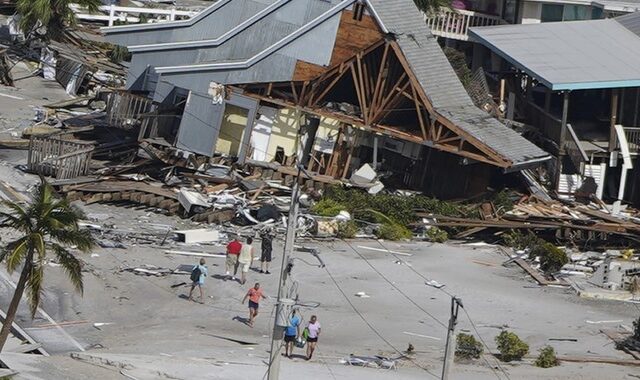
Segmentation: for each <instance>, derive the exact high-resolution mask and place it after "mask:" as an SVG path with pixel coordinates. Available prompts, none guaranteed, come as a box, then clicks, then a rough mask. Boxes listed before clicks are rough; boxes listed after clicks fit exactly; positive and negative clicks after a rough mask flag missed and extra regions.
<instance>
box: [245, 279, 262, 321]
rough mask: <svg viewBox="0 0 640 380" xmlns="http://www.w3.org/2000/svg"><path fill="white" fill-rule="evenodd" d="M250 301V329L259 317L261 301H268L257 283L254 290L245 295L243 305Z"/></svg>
mask: <svg viewBox="0 0 640 380" xmlns="http://www.w3.org/2000/svg"><path fill="white" fill-rule="evenodd" d="M247 298H248V299H249V321H248V322H247V324H248V325H249V326H250V327H253V321H254V319H255V318H256V317H257V316H258V307H260V299H266V298H267V297H265V295H264V294H262V289H260V283H258V282H256V284H255V285H254V286H253V288H251V289H249V291H248V292H247V294H245V296H244V298H243V299H242V303H243V304H244V302H245V301H246V300H247Z"/></svg>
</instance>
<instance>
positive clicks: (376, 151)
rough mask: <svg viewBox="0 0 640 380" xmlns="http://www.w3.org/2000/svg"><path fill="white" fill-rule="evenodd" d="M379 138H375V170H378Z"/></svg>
mask: <svg viewBox="0 0 640 380" xmlns="http://www.w3.org/2000/svg"><path fill="white" fill-rule="evenodd" d="M377 168H378V136H376V135H374V136H373V170H378V169H377Z"/></svg>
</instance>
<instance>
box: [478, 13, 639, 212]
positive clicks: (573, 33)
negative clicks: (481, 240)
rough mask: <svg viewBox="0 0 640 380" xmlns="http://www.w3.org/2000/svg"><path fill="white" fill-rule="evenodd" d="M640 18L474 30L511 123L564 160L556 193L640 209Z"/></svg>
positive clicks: (554, 176)
mask: <svg viewBox="0 0 640 380" xmlns="http://www.w3.org/2000/svg"><path fill="white" fill-rule="evenodd" d="M639 25H640V13H632V14H629V15H625V16H621V17H618V18H613V19H606V20H589V21H575V22H559V23H543V24H535V25H506V26H494V27H486V28H471V31H470V34H471V39H472V40H473V41H475V42H476V43H477V44H478V47H477V48H476V50H475V52H476V54H474V65H476V66H482V67H484V68H485V71H486V72H488V73H490V75H492V76H494V77H495V78H496V79H497V80H498V81H500V83H501V85H500V86H496V87H495V88H496V92H497V93H496V95H497V96H499V97H500V98H503V99H504V100H505V102H506V103H507V107H506V108H507V118H508V119H512V120H515V121H518V122H522V123H524V124H525V125H526V126H527V129H528V132H527V133H528V135H529V136H530V138H531V139H533V140H535V141H537V142H538V144H539V145H540V146H543V147H544V148H545V150H547V151H549V152H550V153H552V154H553V155H554V156H555V157H556V158H557V163H558V164H557V165H556V169H555V171H553V173H551V175H550V178H549V179H548V180H549V183H550V186H551V187H552V188H553V189H554V190H556V191H557V192H558V194H560V195H563V196H565V197H573V196H576V195H577V196H580V195H581V193H589V194H594V195H596V196H597V197H598V198H600V199H603V200H605V201H607V202H614V204H616V205H617V207H619V205H620V204H621V203H622V202H625V203H631V204H635V205H637V204H639V202H640V187H639V186H638V185H639V182H638V180H637V179H638V178H639V177H638V165H637V157H638V153H639V152H640V129H639V128H640V118H639V111H640V107H639V104H640V103H639V101H640V69H639V67H640V66H639V65H638V63H640V53H639V52H640V28H639Z"/></svg>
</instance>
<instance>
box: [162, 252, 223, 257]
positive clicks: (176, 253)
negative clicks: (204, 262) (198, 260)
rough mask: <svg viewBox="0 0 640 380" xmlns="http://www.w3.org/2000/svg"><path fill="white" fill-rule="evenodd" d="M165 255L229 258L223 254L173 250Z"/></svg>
mask: <svg viewBox="0 0 640 380" xmlns="http://www.w3.org/2000/svg"><path fill="white" fill-rule="evenodd" d="M164 253H166V254H168V255H181V256H196V257H215V258H225V257H227V255H224V254H222V253H204V252H189V251H173V250H168V251H164Z"/></svg>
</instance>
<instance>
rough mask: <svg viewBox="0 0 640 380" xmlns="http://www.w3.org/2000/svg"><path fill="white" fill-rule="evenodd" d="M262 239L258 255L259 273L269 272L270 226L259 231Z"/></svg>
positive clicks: (271, 240)
mask: <svg viewBox="0 0 640 380" xmlns="http://www.w3.org/2000/svg"><path fill="white" fill-rule="evenodd" d="M260 238H261V239H262V243H261V248H262V254H261V255H260V273H266V274H271V272H269V264H271V251H272V250H273V231H272V230H271V228H269V227H268V228H267V229H265V230H264V231H262V232H261V233H260Z"/></svg>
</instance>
